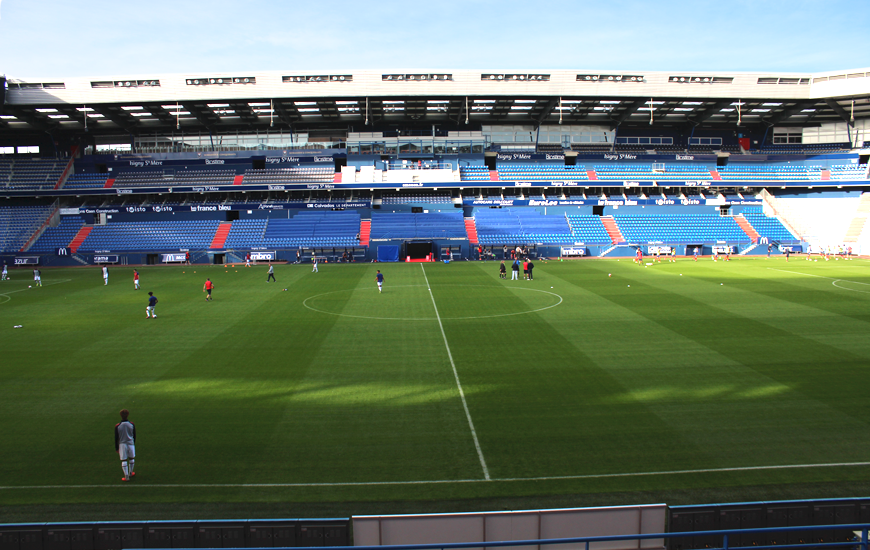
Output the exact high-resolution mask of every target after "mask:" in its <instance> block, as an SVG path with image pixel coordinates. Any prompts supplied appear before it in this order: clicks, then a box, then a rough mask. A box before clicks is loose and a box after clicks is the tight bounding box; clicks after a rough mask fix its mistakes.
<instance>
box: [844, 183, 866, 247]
mask: <svg viewBox="0 0 870 550" xmlns="http://www.w3.org/2000/svg"><path fill="white" fill-rule="evenodd" d="M868 214H870V193H863V194H862V195H861V202H859V203H858V210H857V211H856V212H855V217H854V218H852V222H851V223H850V224H849V229H847V230H846V236H845V237H844V238H843V242H844V243H857V242H858V238H859V237H861V233H863V232H864V227H865V225H866V224H867V216H868Z"/></svg>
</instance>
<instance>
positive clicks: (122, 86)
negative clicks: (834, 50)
mask: <svg viewBox="0 0 870 550" xmlns="http://www.w3.org/2000/svg"><path fill="white" fill-rule="evenodd" d="M2 109H3V111H2V115H0V136H6V137H14V136H15V135H17V134H19V133H32V132H34V131H38V132H45V131H48V132H51V133H54V132H69V133H72V134H75V133H81V132H83V131H85V130H87V131H88V132H89V133H91V134H93V135H101V134H103V135H111V134H119V133H125V134H134V135H136V134H154V133H163V132H173V131H176V130H178V129H181V130H183V131H207V132H212V133H216V134H220V133H227V132H237V131H243V132H244V131H251V132H253V131H260V130H264V129H266V128H275V129H277V128H281V127H284V128H288V127H290V128H293V129H294V130H296V131H298V130H300V129H303V128H305V129H312V130H316V129H339V128H341V129H347V128H350V127H353V128H355V130H356V131H361V130H364V129H365V128H366V127H379V128H383V127H385V126H402V125H409V126H414V125H420V126H430V125H438V126H445V127H449V128H451V129H462V128H463V127H468V126H467V125H471V127H479V126H480V125H488V124H491V125H508V124H515V125H535V126H538V125H542V124H597V125H609V126H611V127H616V126H623V127H631V126H632V125H639V126H646V127H649V125H651V124H653V125H658V126H685V127H686V128H689V127H692V126H708V127H717V126H719V127H726V126H730V127H733V126H735V125H737V124H738V123H740V125H742V126H759V127H764V126H768V127H769V126H800V127H806V126H817V125H819V124H821V123H824V122H852V121H854V120H857V119H863V118H870V69H854V70H849V71H832V72H827V73H726V72H715V71H711V72H706V73H700V72H678V71H674V72H649V71H648V72H644V71H591V70H584V71H579V70H578V71H565V70H561V71H538V72H522V73H521V72H516V71H512V72H499V71H455V72H443V71H440V72H432V71H423V70H414V71H411V70H407V71H391V72H383V71H349V72H344V73H337V72H336V73H316V72H310V71H308V72H304V71H286V72H252V73H245V74H241V73H239V74H236V73H233V74H193V73H192V74H186V75H179V74H175V75H138V76H107V77H94V78H66V79H52V78H45V79H39V81H30V80H28V81H24V80H18V79H15V78H9V79H8V82H7V92H6V101H5V105H3V106H2Z"/></svg>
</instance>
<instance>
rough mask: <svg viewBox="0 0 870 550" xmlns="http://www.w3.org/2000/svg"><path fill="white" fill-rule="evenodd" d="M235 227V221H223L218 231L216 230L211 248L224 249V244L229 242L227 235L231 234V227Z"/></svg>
mask: <svg viewBox="0 0 870 550" xmlns="http://www.w3.org/2000/svg"><path fill="white" fill-rule="evenodd" d="M232 228H233V222H224V223H221V224H220V225H219V226H218V228H217V231H215V232H214V237H213V238H212V240H211V245H209V248H213V249H222V248H223V247H224V244H225V243H226V242H227V237H228V236H229V234H230V229H232Z"/></svg>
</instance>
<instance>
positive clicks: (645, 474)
mask: <svg viewBox="0 0 870 550" xmlns="http://www.w3.org/2000/svg"><path fill="white" fill-rule="evenodd" d="M864 466H870V462H834V463H828V464H780V465H774V466H735V467H732V468H698V469H694V470H670V471H668V470H665V471H660V472H626V473H621V474H586V475H574V476H541V477H506V478H493V479H490V478H487V479H436V480H428V481H349V482H336V483H162V484H153V485H145V484H139V487H143V488H148V487H151V488H157V489H171V488H187V487H200V488H211V487H214V488H221V487H223V488H245V487H251V488H263V487H279V488H280V487H372V486H380V485H445V484H450V483H487V482H489V483H494V482H502V483H516V482H523V481H529V482H540V481H569V480H576V479H607V478H620V477H628V478H630V477H649V476H672V475H694V474H718V473H728V472H758V471H770V470H799V469H813V468H852V467H864ZM136 486H137V484H136V483H135V482H133V483H124V484H113V485H20V486H14V485H13V486H0V491H7V490H12V489H25V490H34V489H125V490H130V489H129V487H136Z"/></svg>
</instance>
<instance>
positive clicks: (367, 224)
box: [359, 220, 372, 246]
mask: <svg viewBox="0 0 870 550" xmlns="http://www.w3.org/2000/svg"><path fill="white" fill-rule="evenodd" d="M371 234H372V220H360V222H359V244H360V246H368V245H369V237H370V236H371Z"/></svg>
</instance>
